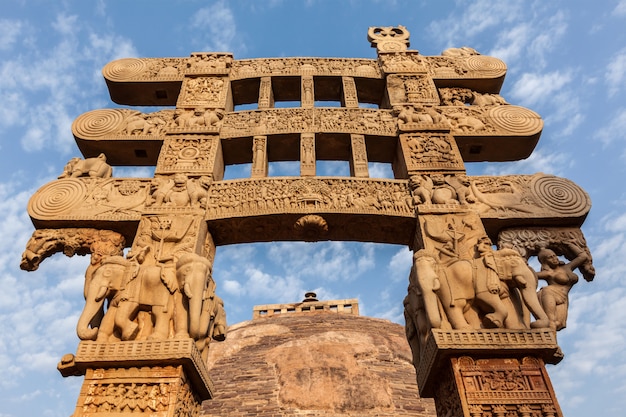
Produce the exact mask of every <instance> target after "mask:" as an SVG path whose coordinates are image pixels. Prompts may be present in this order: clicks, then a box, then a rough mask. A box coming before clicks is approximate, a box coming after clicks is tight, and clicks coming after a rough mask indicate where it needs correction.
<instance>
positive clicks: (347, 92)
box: [341, 77, 359, 109]
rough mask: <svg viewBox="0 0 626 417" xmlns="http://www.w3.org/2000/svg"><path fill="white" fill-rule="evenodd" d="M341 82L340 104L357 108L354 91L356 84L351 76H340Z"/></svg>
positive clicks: (356, 98) (357, 103)
mask: <svg viewBox="0 0 626 417" xmlns="http://www.w3.org/2000/svg"><path fill="white" fill-rule="evenodd" d="M341 82H342V84H343V97H342V98H343V100H342V103H341V105H342V106H343V107H347V108H353V109H357V108H359V99H358V97H357V93H356V84H355V83H354V78H352V77H341Z"/></svg>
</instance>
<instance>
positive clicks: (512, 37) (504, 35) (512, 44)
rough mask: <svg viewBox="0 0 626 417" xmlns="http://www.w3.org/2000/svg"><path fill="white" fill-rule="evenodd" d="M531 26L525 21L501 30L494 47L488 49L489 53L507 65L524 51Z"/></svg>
mask: <svg viewBox="0 0 626 417" xmlns="http://www.w3.org/2000/svg"><path fill="white" fill-rule="evenodd" d="M530 32H531V27H530V25H528V24H527V23H521V24H518V25H516V26H513V27H512V28H510V29H507V30H506V31H504V32H501V33H500V35H499V36H498V41H497V42H496V45H495V47H494V48H493V49H492V50H491V51H489V55H491V56H495V57H497V58H499V59H501V60H502V61H504V62H505V63H507V64H508V65H509V66H510V65H511V64H512V63H513V62H514V61H515V60H516V59H518V58H520V57H521V56H522V54H523V52H524V49H525V48H526V47H527V45H528V39H529V38H530V36H531V33H530Z"/></svg>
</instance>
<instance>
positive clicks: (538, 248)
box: [21, 26, 595, 417]
mask: <svg viewBox="0 0 626 417" xmlns="http://www.w3.org/2000/svg"><path fill="white" fill-rule="evenodd" d="M367 39H368V41H369V42H370V43H371V46H372V47H374V48H375V49H376V51H377V58H376V59H365V58H363V59H361V58H359V59H353V58H260V59H246V60H237V59H235V58H234V57H233V55H232V54H229V53H215V52H199V53H192V54H191V55H190V56H189V57H186V58H143V59H139V58H125V59H120V60H116V61H113V62H110V63H109V64H107V65H106V66H105V67H104V69H103V75H104V78H105V80H106V84H107V86H108V89H109V92H110V96H111V99H112V100H113V101H114V102H115V103H117V104H121V105H128V106H136V105H146V106H159V107H163V108H165V109H164V110H159V111H155V112H152V113H142V112H139V111H136V110H131V109H124V108H116V109H99V110H93V111H90V112H87V113H85V114H82V115H80V116H79V117H78V118H76V120H75V121H74V124H73V125H72V132H73V134H74V137H75V139H76V142H77V144H78V147H79V149H80V150H81V152H82V154H83V156H84V158H83V159H81V158H73V159H72V160H70V161H69V162H68V164H67V166H66V167H65V169H64V171H63V172H62V173H61V174H60V176H59V178H58V179H57V180H55V181H52V182H50V183H48V184H46V185H44V186H43V187H41V188H40V189H39V190H38V191H37V192H36V193H35V194H34V195H33V196H32V198H31V200H30V202H29V205H28V213H29V215H30V217H31V219H32V222H33V224H34V226H35V228H36V230H35V232H34V233H33V236H32V238H31V239H30V241H29V242H28V243H27V248H26V251H25V252H24V255H23V258H22V262H21V267H22V268H23V269H25V270H34V269H36V268H37V267H38V265H39V263H40V262H41V261H42V260H43V259H45V258H46V257H48V256H50V255H52V254H54V253H56V252H60V251H62V252H64V253H65V254H66V255H69V256H71V255H73V254H87V253H89V254H91V264H90V265H89V267H88V269H87V271H86V273H85V307H84V310H83V312H82V314H81V317H80V319H79V322H78V323H77V334H78V337H79V338H80V340H81V342H80V344H79V346H78V349H77V352H76V353H75V354H69V355H66V356H64V357H63V359H62V360H61V362H60V363H59V370H60V371H61V373H62V374H63V375H64V376H67V375H84V376H85V380H84V383H83V387H82V389H81V393H80V395H79V399H78V403H77V406H76V411H75V413H74V416H76V417H78V416H87V415H95V414H102V415H105V414H111V415H118V416H121V415H126V414H131V413H132V414H144V415H159V416H179V415H199V414H200V413H201V410H202V402H203V401H205V400H208V401H209V403H210V401H212V400H211V398H216V401H215V403H214V404H213V406H211V407H209V408H208V409H210V410H211V414H210V415H231V414H229V413H230V412H231V411H233V410H230V409H221V410H220V409H215V407H216V406H217V404H220V401H224V398H225V397H224V396H223V393H222V394H218V393H217V392H216V390H219V389H221V388H219V387H216V386H214V385H213V382H212V381H211V378H210V372H209V369H212V365H213V363H221V362H220V361H222V360H223V359H224V358H226V356H228V355H230V353H228V350H224V349H222V350H221V351H224V352H225V353H224V355H226V356H224V358H218V357H215V355H214V353H213V351H214V350H217V349H212V348H211V346H213V347H215V346H216V345H215V343H218V342H220V341H223V340H225V339H227V338H228V334H227V326H226V312H227V310H228V306H227V305H226V306H225V305H224V302H223V301H222V299H221V298H220V297H219V295H218V293H219V279H217V280H215V279H214V278H213V276H212V266H213V260H214V257H215V250H216V247H217V246H220V245H228V244H236V243H244V242H267V241H278V240H287V241H288V240H291V241H320V240H349V241H360V242H380V243H394V244H402V245H406V246H408V247H409V248H410V249H411V250H412V251H413V252H414V257H413V261H414V262H413V266H412V268H411V271H410V273H409V279H408V293H407V296H406V298H405V300H404V311H405V318H406V329H405V333H406V337H407V339H408V343H409V345H410V348H411V355H410V356H411V357H412V362H413V365H414V367H415V371H416V376H417V378H416V380H417V386H418V387H419V393H420V395H421V396H422V397H431V398H434V404H435V408H436V413H437V415H440V416H466V417H478V416H483V415H485V416H502V417H504V416H545V417H551V416H561V415H562V413H561V411H560V408H559V405H558V402H557V400H556V397H555V395H554V390H553V389H552V386H551V383H550V379H549V377H548V374H547V372H546V370H545V366H544V363H557V362H558V361H559V360H560V359H561V358H562V353H561V351H560V349H559V347H558V345H557V342H556V331H558V330H560V329H562V328H564V327H565V325H566V319H567V309H568V302H569V301H568V292H569V290H570V289H571V287H572V286H573V285H574V284H575V283H576V282H577V281H578V274H577V272H576V271H578V272H579V273H580V274H581V275H582V276H583V277H584V278H585V279H586V280H587V281H591V280H592V279H593V278H594V274H595V271H594V269H593V264H592V258H591V254H590V252H589V249H588V248H587V245H586V242H585V239H584V237H583V235H582V232H581V231H580V227H581V225H582V223H583V221H584V219H585V217H586V215H587V213H588V212H589V210H590V207H591V203H590V200H589V197H588V196H587V194H586V193H585V192H584V191H583V190H582V189H581V188H580V187H578V186H577V185H576V184H574V183H572V182H571V181H569V180H567V179H564V178H559V177H556V176H552V175H546V174H542V173H537V174H534V175H509V176H468V175H467V173H466V170H465V163H466V162H476V161H515V160H519V159H523V158H526V157H528V156H529V155H530V154H531V152H532V151H533V149H534V147H535V145H536V144H537V141H538V140H539V136H540V134H541V131H542V128H543V121H542V119H541V117H540V116H539V115H537V114H536V113H535V112H533V111H532V110H529V109H526V108H523V107H519V106H516V105H514V104H510V103H508V102H507V101H506V100H505V99H504V98H503V97H501V96H500V95H499V92H500V88H501V86H502V83H503V81H504V76H505V74H506V70H507V68H506V65H505V64H504V62H502V61H501V60H499V59H497V58H494V57H489V56H484V55H481V54H480V53H479V52H477V51H476V50H474V49H472V48H468V47H462V48H451V49H448V50H446V51H443V52H442V54H441V55H438V56H424V55H421V54H420V53H419V52H418V51H417V50H411V49H409V46H410V36H409V31H408V30H407V29H406V28H404V27H402V26H398V27H372V28H369V30H368V31H367ZM280 102H290V103H291V104H292V103H293V102H296V104H298V103H299V106H294V107H284V106H281V105H280ZM325 102H326V103H327V102H335V103H339V104H340V106H339V107H325V106H324V103H325ZM244 105H245V110H242V106H244ZM328 160H332V161H346V162H347V163H348V164H349V166H350V176H349V177H321V176H318V175H317V172H316V162H317V161H328ZM280 161H297V162H299V164H300V165H299V166H300V171H299V173H300V175H299V176H291V177H269V176H268V172H269V169H268V167H269V164H270V163H273V162H280ZM369 162H381V163H387V164H389V165H390V166H391V167H392V170H393V175H394V178H393V179H387V178H384V179H383V178H371V177H370V172H369V168H368V163H369ZM244 163H245V164H250V167H251V168H250V175H249V177H248V178H240V179H234V180H224V171H225V168H226V167H227V166H230V165H234V164H244ZM120 165H132V166H137V165H140V166H155V174H154V177H153V178H119V177H115V176H113V175H112V168H111V167H112V166H120ZM124 248H130V249H129V250H128V252H127V254H126V256H124V255H123V253H124V252H123V250H124ZM531 257H538V259H539V263H540V265H541V268H540V271H534V270H533V269H532V268H531V267H530V266H529V265H528V260H529V259H530V258H531ZM407 272H408V271H407ZM538 280H543V281H545V282H546V283H547V286H545V287H544V288H543V289H542V290H541V291H540V292H539V293H538V292H537V287H538ZM329 317H330V316H329ZM323 319H324V316H323V315H319V316H316V320H321V321H323ZM290 320H291V319H290ZM328 320H330V321H332V320H331V319H330V318H329V319H328ZM333 320H335V321H336V320H337V319H336V318H335V319H333ZM289 323H290V324H289V325H290V326H294V327H293V328H290V329H291V330H289V331H290V332H291V331H293V332H296V333H297V331H298V327H299V326H306V325H308V324H306V323H305V322H302V323H300V322H299V321H298V320H296V319H292V320H291V321H289ZM342 325H343V324H342ZM241 329H242V328H240V331H242V330H241ZM335 342H336V341H335ZM335 342H333V343H335ZM394 343H395V342H394ZM394 343H389V344H388V346H387V348H388V349H393V346H395V344H394ZM285 346H286V345H284V346H282V347H281V348H280V349H278V350H275V351H273V352H270V353H267V355H266V359H267V360H270V359H271V360H272V361H274V362H275V366H274V369H276V370H277V372H278V373H279V374H280V375H279V380H280V384H283V385H285V384H286V385H289V384H298V383H299V382H298V381H300V382H302V381H304V379H306V378H308V380H307V381H308V383H310V384H312V385H311V386H312V387H313V386H314V387H315V389H314V390H313V391H311V392H312V394H311V395H312V397H310V398H304V397H303V396H305V395H306V390H304V389H303V387H302V386H299V387H297V386H293V387H290V388H288V389H285V390H283V391H281V397H280V398H279V402H281V403H283V404H287V405H288V407H283V408H280V407H279V409H277V410H275V412H274V413H273V414H272V415H293V414H289V413H295V412H297V409H298V408H300V409H301V410H304V409H307V407H308V408H310V407H311V404H310V401H312V399H313V398H318V397H319V398H323V399H324V401H326V402H327V411H328V410H332V413H331V414H332V415H338V414H342V413H343V414H346V415H359V412H358V411H354V410H356V409H353V408H350V407H352V406H355V407H357V405H358V407H365V408H367V407H369V406H372V407H374V406H376V407H382V408H385V407H387V408H386V409H387V410H390V408H389V407H391V404H392V403H393V401H392V399H391V397H390V396H389V393H390V392H391V391H393V389H392V388H389V390H387V391H385V392H382V391H381V392H377V393H376V395H375V396H372V397H371V398H369V399H368V401H369V402H367V401H365V402H363V401H360V400H359V401H357V400H354V401H353V402H348V403H343V402H342V401H343V400H341V399H339V398H326V397H324V395H323V393H321V392H318V391H317V390H318V389H319V387H320V386H321V385H320V384H313V382H315V381H312V380H311V378H313V379H315V378H318V376H316V375H322V376H323V378H326V379H325V380H324V381H325V382H324V384H322V385H328V384H329V381H332V380H333V378H334V377H333V376H332V375H330V376H329V375H326V374H324V372H327V371H328V369H331V368H332V367H329V368H328V369H326V368H323V367H320V366H319V364H318V363H315V358H313V357H306V355H305V356H302V355H304V353H303V352H304V351H302V352H301V353H302V355H300V354H299V353H298V352H299V351H298V349H301V350H302V347H299V346H300V345H297V346H296V345H294V347H293V348H294V349H295V350H290V349H287V348H286V347H285ZM387 348H386V349H387ZM281 349H282V350H281ZM231 353H232V352H231ZM355 355H356V353H355ZM372 355H373V356H372V357H376V355H374V354H372ZM391 355H392V356H393V354H391ZM300 356H302V361H303V362H302V363H300V367H299V368H298V367H296V366H295V365H296V363H297V362H298V361H297V360H296V357H300ZM335 356H336V357H335V358H334V359H332V358H331V359H332V360H334V361H335V362H337V363H339V362H342V361H343V362H345V361H344V359H341V358H342V357H341V355H339V354H337V355H335ZM378 356H380V355H378ZM285 358H286V359H285ZM282 359H285V361H284V362H281V360H282ZM331 359H329V360H331ZM207 360H209V361H211V364H210V366H208V367H207ZM332 360H331V362H332ZM381 360H382V359H381ZM290 363H291V365H289V364H290ZM309 365H310V366H309ZM329 366H330V365H329ZM234 371H242V368H241V367H236V368H234ZM300 371H302V372H300ZM305 371H306V372H305ZM298 372H300V373H299V374H298ZM322 376H319V377H320V378H322ZM303 378H304V379H303ZM359 378H362V375H357V374H346V375H344V376H343V377H342V379H341V378H340V379H341V381H343V382H342V384H344V383H345V384H351V382H350V381H356V380H357V379H359ZM371 378H372V381H378V379H380V378H381V376H380V375H379V374H372V375H371ZM220 381H222V382H223V379H222V378H221V377H220ZM318 382H319V381H318ZM379 382H380V385H381V386H387V385H385V384H387V382H384V381H382V380H381V381H379ZM224 383H225V384H226V385H228V384H227V383H226V382H224ZM226 385H225V386H226ZM228 387H229V388H228V389H231V388H232V387H231V386H229V385H228ZM341 389H342V390H344V391H345V392H353V393H354V392H359V390H362V392H363V393H366V392H370V391H368V390H367V389H365V388H363V387H362V386H361V385H359V386H358V387H357V386H356V385H355V387H354V391H350V390H349V389H348V387H346V386H342V387H341ZM346 390H347V391H346ZM231 394H232V393H231ZM231 394H229V395H231ZM268 395H269V394H268ZM354 395H357V394H354ZM363 395H365V394H363ZM368 395H369V394H368ZM415 395H416V396H417V393H416V394H415ZM242 398H244V396H243V393H242ZM217 399H219V401H218V400H217ZM224 404H226V403H224ZM229 404H230V403H229ZM342 404H343V405H342ZM346 404H348V405H346ZM350 404H352V405H350ZM355 404H356V405H355ZM368 404H369V405H368ZM420 404H421V403H420ZM424 404H426V403H424ZM225 407H226V406H225ZM258 407H260V409H262V407H263V402H259V405H258ZM342 407H343V408H342ZM358 407H357V408H358ZM416 407H417V408H420V407H422V406H421V405H419V406H416ZM208 409H207V410H208ZM260 409H258V410H257V411H258V414H259V415H261V414H262V413H261V412H260ZM287 409H289V410H291V411H289V413H288V412H287V411H285V410H287ZM426 409H427V408H423V407H422V408H421V409H420V410H417V409H415V411H416V415H420V414H421V412H422V411H424V410H426ZM281 410H282V411H281ZM349 410H353V411H349ZM418 411H419V412H418ZM302 412H304V411H302ZM329 413H330V411H329ZM351 413H352V414H351ZM354 413H356V414H354ZM331 414H328V413H326V414H315V415H331ZM232 415H239V414H232ZM246 415H249V414H246ZM299 415H300V414H299ZM390 415H393V413H391V414H390ZM395 415H397V414H395ZM403 415H404V414H403ZM407 415H408V414H407Z"/></svg>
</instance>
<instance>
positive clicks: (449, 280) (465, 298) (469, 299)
mask: <svg viewBox="0 0 626 417" xmlns="http://www.w3.org/2000/svg"><path fill="white" fill-rule="evenodd" d="M493 257H494V262H495V265H493V267H494V268H496V269H497V276H498V279H499V280H500V281H501V283H500V285H499V290H498V291H497V292H495V291H489V290H487V284H486V282H485V281H484V280H485V279H486V277H485V276H486V274H487V272H486V271H485V270H484V268H485V267H484V265H483V264H482V263H483V262H484V260H483V258H478V259H471V260H470V259H467V260H456V261H453V262H451V263H449V264H448V265H441V264H439V263H438V262H437V260H436V258H435V257H434V256H433V255H431V254H428V253H427V252H425V251H418V252H417V253H416V254H415V256H414V265H415V270H416V277H417V280H416V281H417V286H418V287H419V289H420V293H421V294H422V298H423V305H424V310H425V312H426V315H427V317H428V319H429V321H430V323H431V325H432V327H433V328H441V326H442V324H443V323H444V322H445V320H443V317H442V316H441V314H440V313H439V310H438V307H439V306H441V307H442V309H443V311H444V313H445V318H447V320H448V321H449V322H450V325H451V326H452V328H453V329H472V328H479V327H481V323H482V326H484V327H506V328H524V327H526V326H525V324H524V323H523V321H522V319H521V318H519V320H517V319H516V317H517V314H516V311H515V308H514V306H513V305H512V302H511V300H510V291H511V290H512V289H514V288H515V289H517V290H519V292H520V295H521V299H522V301H523V302H524V304H525V305H526V307H527V308H528V310H529V311H530V312H531V313H532V314H533V315H534V316H535V318H536V319H537V320H536V321H535V322H532V323H530V327H531V328H543V327H548V325H549V321H548V318H547V315H546V313H545V312H544V311H543V309H542V308H541V305H540V303H539V300H538V298H537V293H536V290H537V277H536V275H535V274H534V272H533V271H532V269H530V267H529V266H528V264H527V263H526V261H525V260H524V258H522V257H521V256H520V255H519V254H518V253H517V252H515V251H514V250H510V249H501V250H498V251H494V252H493ZM481 268H483V270H482V271H481ZM494 273H495V271H494ZM472 307H474V308H472ZM474 310H477V311H479V312H481V313H482V314H484V319H483V320H482V322H481V321H480V320H479V317H478V315H477V314H476V313H475V312H474Z"/></svg>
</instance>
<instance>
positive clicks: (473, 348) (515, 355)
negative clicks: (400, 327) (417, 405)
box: [405, 175, 562, 417]
mask: <svg viewBox="0 0 626 417" xmlns="http://www.w3.org/2000/svg"><path fill="white" fill-rule="evenodd" d="M416 177H419V178H415V179H412V181H415V182H416V183H415V184H414V185H413V186H412V188H413V189H412V191H413V196H414V199H415V202H416V204H418V228H417V234H416V240H415V244H414V247H415V248H419V250H416V252H415V254H414V257H413V258H414V265H413V269H412V272H411V275H410V277H409V281H410V283H409V294H408V296H407V298H406V299H405V315H406V317H408V319H407V326H408V327H407V335H409V336H408V338H409V343H410V345H411V349H412V351H413V355H414V362H415V363H416V374H417V382H418V386H419V388H420V395H421V396H422V397H430V398H434V399H435V405H436V407H437V414H438V415H442V416H443V415H449V416H464V417H478V416H484V415H492V416H502V417H505V416H510V415H515V416H526V415H528V416H535V415H537V416H546V415H550V416H562V414H561V411H560V408H559V405H558V402H557V400H556V396H555V394H554V390H553V389H552V386H551V383H550V379H549V377H548V374H547V372H546V369H545V365H544V363H545V362H547V363H558V362H559V361H560V360H561V358H562V356H561V354H560V349H559V347H558V345H557V343H556V332H555V331H554V330H551V329H550V328H549V320H548V317H547V315H546V313H545V312H544V311H543V310H542V309H541V307H540V305H539V300H538V298H537V294H536V278H535V276H534V273H533V271H532V270H531V269H530V268H529V267H528V265H527V263H526V259H524V258H522V256H521V255H520V254H519V253H518V252H517V251H515V250H512V249H499V250H495V249H494V248H493V246H492V242H491V240H490V239H489V238H488V237H487V235H486V232H485V229H484V227H483V224H482V222H481V219H480V217H479V216H478V214H477V213H475V212H473V211H472V210H470V209H468V208H467V201H465V202H463V201H461V199H459V196H461V195H462V194H463V188H462V183H458V182H455V180H456V179H458V177H456V176H443V175H440V176H436V175H433V176H431V177H432V179H430V178H431V177H427V176H421V175H420V176H416ZM428 181H431V182H430V183H428ZM454 185H456V187H457V188H454ZM453 195H455V196H456V197H455V198H449V197H451V196H453ZM466 197H467V196H466ZM529 311H530V312H531V313H532V315H533V318H534V320H535V321H532V322H531V317H530V315H529V313H528V312H529Z"/></svg>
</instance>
